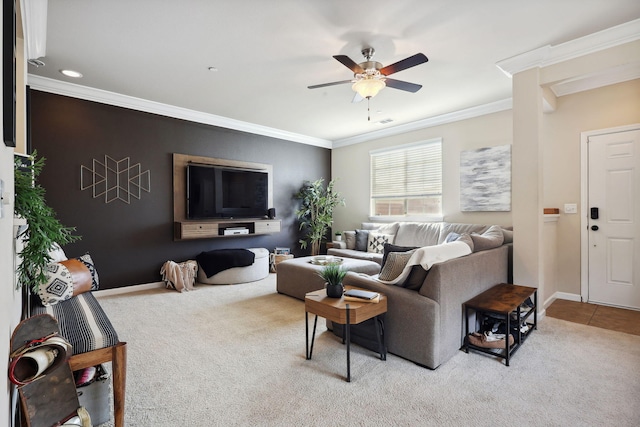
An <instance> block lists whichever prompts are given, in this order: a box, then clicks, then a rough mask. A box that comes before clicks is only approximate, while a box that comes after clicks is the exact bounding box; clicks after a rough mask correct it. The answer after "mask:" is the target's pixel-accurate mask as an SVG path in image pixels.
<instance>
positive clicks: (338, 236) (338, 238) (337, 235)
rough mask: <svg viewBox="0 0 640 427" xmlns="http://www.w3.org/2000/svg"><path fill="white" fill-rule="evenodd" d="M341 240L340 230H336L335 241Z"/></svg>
mask: <svg viewBox="0 0 640 427" xmlns="http://www.w3.org/2000/svg"><path fill="white" fill-rule="evenodd" d="M341 241H342V231H336V242H341Z"/></svg>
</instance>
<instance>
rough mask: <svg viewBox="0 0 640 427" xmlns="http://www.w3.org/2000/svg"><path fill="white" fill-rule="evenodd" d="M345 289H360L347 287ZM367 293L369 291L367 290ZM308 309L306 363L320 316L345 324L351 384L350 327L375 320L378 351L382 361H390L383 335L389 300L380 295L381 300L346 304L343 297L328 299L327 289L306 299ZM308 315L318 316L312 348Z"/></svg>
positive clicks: (307, 317)
mask: <svg viewBox="0 0 640 427" xmlns="http://www.w3.org/2000/svg"><path fill="white" fill-rule="evenodd" d="M346 289H358V288H355V287H351V286H347V287H346ZM365 290H366V289H365ZM304 309H305V333H306V344H307V347H306V356H307V360H311V355H312V353H313V342H314V340H315V336H316V326H317V324H318V316H321V317H324V318H325V319H327V320H331V321H332V322H335V323H339V324H342V325H345V337H344V341H345V342H346V344H347V378H346V380H347V382H351V349H350V344H351V343H350V341H351V332H350V329H351V328H350V326H351V325H355V324H358V323H362V322H364V321H365V320H369V319H371V318H375V322H374V323H375V327H376V337H377V339H378V351H379V353H380V359H381V360H387V345H386V339H385V335H384V324H383V321H382V318H381V317H380V316H381V315H382V314H384V313H386V312H387V297H386V296H385V295H383V294H380V301H379V302H377V303H373V302H358V301H345V299H344V298H329V297H327V292H326V290H324V289H321V290H318V291H314V292H309V293H307V294H306V295H305V298H304ZM309 313H311V314H315V316H316V317H315V320H314V322H313V334H312V336H311V347H309Z"/></svg>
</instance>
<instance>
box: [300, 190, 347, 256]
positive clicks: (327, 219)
mask: <svg viewBox="0 0 640 427" xmlns="http://www.w3.org/2000/svg"><path fill="white" fill-rule="evenodd" d="M334 185H335V181H334V180H331V181H329V183H328V184H327V186H326V187H325V186H324V179H323V178H320V179H318V180H316V181H313V182H308V181H305V183H304V184H303V185H302V188H301V189H300V191H298V193H297V194H296V196H295V197H296V198H297V199H300V201H301V203H300V208H299V209H298V210H296V217H297V218H298V220H300V230H305V233H306V235H305V237H304V239H301V240H300V246H301V247H302V249H306V248H307V245H309V244H311V255H318V254H319V253H320V244H321V243H322V240H323V239H326V235H327V231H328V230H329V227H331V224H332V223H333V208H335V207H336V206H344V204H345V203H344V199H343V198H342V197H340V193H337V192H336V191H335V190H334V188H333V187H334Z"/></svg>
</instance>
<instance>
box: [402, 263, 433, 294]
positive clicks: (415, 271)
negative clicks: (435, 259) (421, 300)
mask: <svg viewBox="0 0 640 427" xmlns="http://www.w3.org/2000/svg"><path fill="white" fill-rule="evenodd" d="M427 273H429V272H428V271H427V270H425V269H424V268H422V266H421V265H414V266H412V267H411V272H410V273H409V277H408V278H407V280H405V282H404V283H403V284H402V286H403V287H405V288H407V289H411V290H414V291H418V290H420V288H421V287H422V284H423V283H424V279H425V278H426V277H427Z"/></svg>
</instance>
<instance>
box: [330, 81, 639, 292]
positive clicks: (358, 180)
mask: <svg viewBox="0 0 640 427" xmlns="http://www.w3.org/2000/svg"><path fill="white" fill-rule="evenodd" d="M633 123H640V80H632V81H629V82H625V83H619V84H616V85H611V86H606V87H603V88H599V89H594V90H590V91H585V92H580V93H577V94H574V95H566V96H563V97H560V98H558V99H557V101H556V111H555V112H553V113H550V114H544V115H543V116H542V118H541V121H540V139H541V140H542V157H541V158H542V160H541V161H542V173H543V179H542V190H541V197H542V205H543V206H541V207H549V208H553V207H557V208H560V209H562V208H563V207H564V204H565V203H576V204H577V205H578V207H580V133H581V132H584V131H589V130H594V129H603V128H609V127H614V126H623V125H628V124H633ZM512 133H513V113H512V112H511V111H504V112H500V113H495V114H490V115H486V116H483V117H478V118H474V119H469V120H464V121H459V122H455V123H451V124H447V125H442V126H436V127H432V128H428V129H423V130H420V131H414V132H410V133H406V134H402V135H397V136H393V137H388V138H382V139H378V140H375V141H370V142H366V143H361V144H355V145H351V146H347V147H341V148H337V149H334V150H333V156H332V174H333V177H334V178H337V180H338V181H337V184H336V188H337V190H338V191H339V192H340V193H342V195H343V196H344V197H345V199H346V206H345V207H340V208H337V209H336V211H335V215H334V230H352V229H354V228H356V227H358V226H359V224H360V223H362V222H364V221H367V220H368V215H369V151H370V150H373V149H378V148H383V147H391V146H395V145H401V144H406V143H411V142H416V141H421V140H427V139H431V138H436V137H442V138H443V165H444V168H443V180H444V193H445V194H444V200H443V210H444V216H445V221H449V222H473V223H485V224H500V225H512V224H513V222H512V215H511V213H480V212H460V207H459V206H460V205H459V197H460V178H459V162H460V151H462V150H468V149H474V148H481V147H490V146H496V145H503V144H509V143H512V138H513V136H512ZM512 174H513V175H514V177H521V178H523V179H524V180H526V179H528V175H526V174H525V175H524V176H523V175H522V174H523V171H521V170H518V169H517V168H513V167H512ZM518 174H520V175H518ZM516 179H517V178H516ZM536 191H537V190H536ZM535 197H538V196H535ZM514 200H515V201H516V202H517V200H518V195H515V196H514V195H512V202H513V201H514ZM580 214H581V213H579V214H577V215H567V214H563V213H561V215H560V218H559V220H558V222H557V228H556V233H557V244H556V247H555V248H553V250H554V251H555V252H556V253H557V259H556V260H555V261H556V262H555V263H552V264H553V265H552V266H551V267H552V268H553V269H554V270H556V271H557V274H548V272H545V271H538V272H536V273H534V274H533V277H535V276H536V275H537V276H538V277H539V278H540V280H543V279H544V278H550V277H557V283H551V282H550V283H548V284H547V286H546V288H545V292H544V295H543V296H544V297H545V298H548V297H549V296H550V294H549V293H555V292H564V293H569V294H576V295H579V294H580ZM534 215H539V217H540V221H542V219H541V217H542V211H541V210H540V212H537V210H536V212H534ZM536 221H537V220H536ZM538 231H541V230H538ZM539 234H540V233H538V232H536V233H535V236H538V235H539ZM519 235H521V233H520V234H519V233H518V230H516V234H515V239H518V236H519ZM535 236H534V237H533V238H535ZM540 239H541V237H540ZM521 243H523V244H525V245H526V241H522V242H521ZM540 245H542V246H540ZM538 246H540V247H539V249H540V251H541V252H542V253H541V254H540V255H544V253H545V250H546V249H545V247H544V245H543V244H542V243H541V240H539V241H538ZM536 252H537V250H536ZM516 256H517V255H516ZM534 258H536V257H534ZM532 285H535V284H532Z"/></svg>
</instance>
